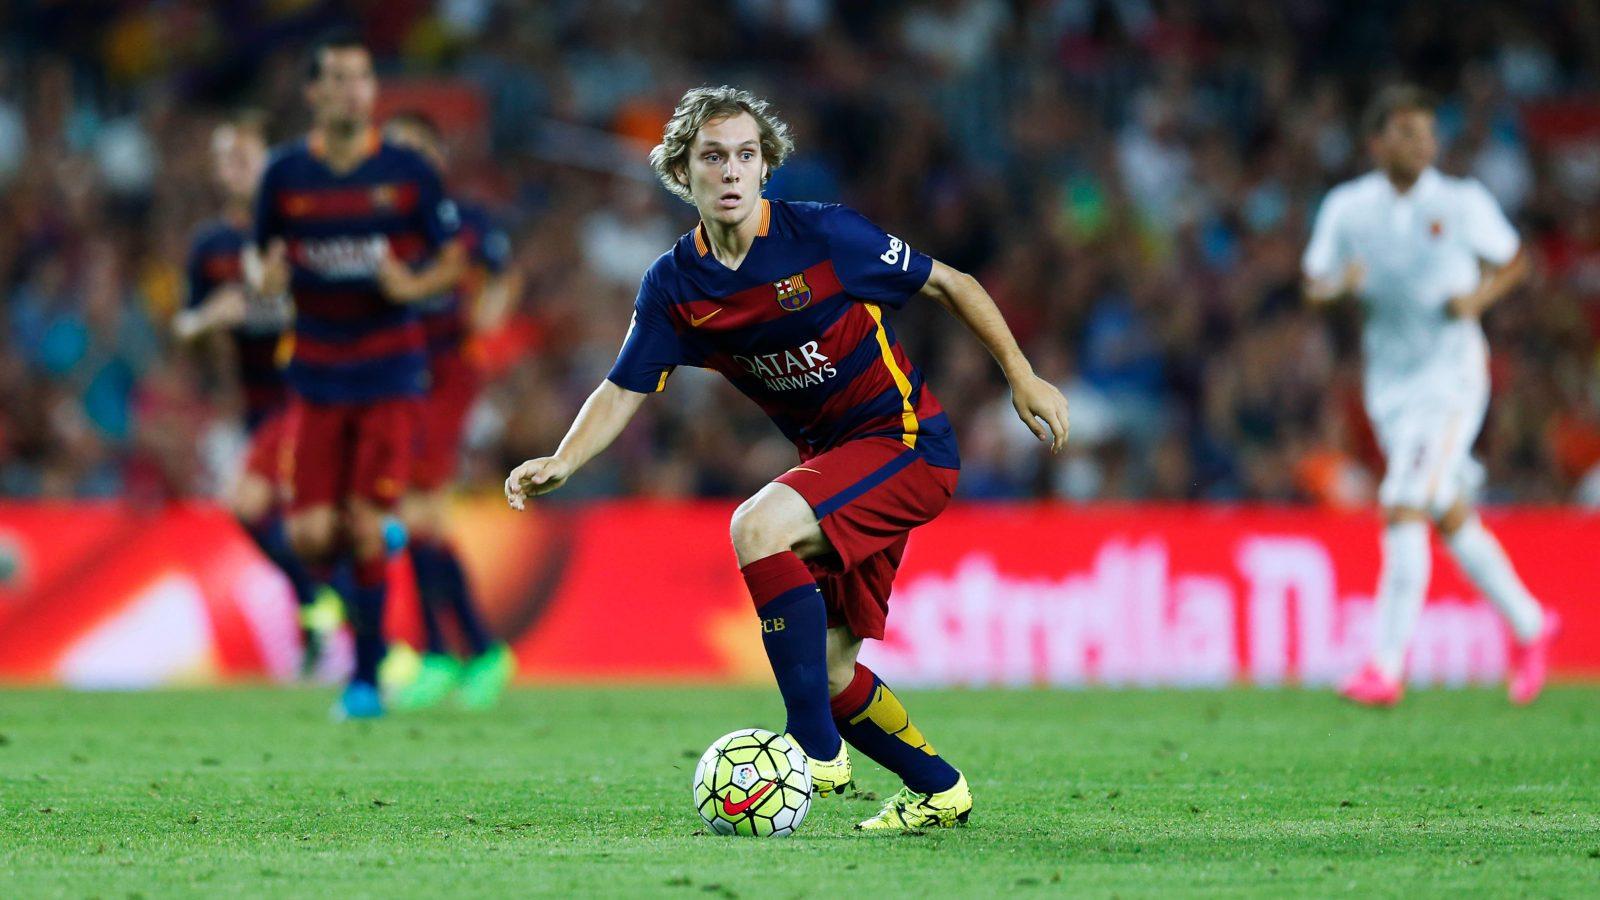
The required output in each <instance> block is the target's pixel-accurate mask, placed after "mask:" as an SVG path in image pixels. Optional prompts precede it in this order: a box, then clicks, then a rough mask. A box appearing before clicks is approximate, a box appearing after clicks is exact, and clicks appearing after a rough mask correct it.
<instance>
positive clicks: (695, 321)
mask: <svg viewBox="0 0 1600 900" xmlns="http://www.w3.org/2000/svg"><path fill="white" fill-rule="evenodd" d="M719 312H722V307H720V306H719V307H717V308H716V309H713V310H712V311H711V312H708V313H706V314H705V315H703V316H695V315H691V316H689V324H690V325H691V326H693V327H695V328H699V327H700V326H701V325H704V324H705V322H706V320H707V319H709V318H711V317H712V316H714V315H716V314H717V313H719Z"/></svg>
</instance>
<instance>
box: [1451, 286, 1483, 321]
mask: <svg viewBox="0 0 1600 900" xmlns="http://www.w3.org/2000/svg"><path fill="white" fill-rule="evenodd" d="M1444 311H1445V314H1446V315H1448V316H1449V317H1450V318H1452V319H1476V318H1477V317H1478V316H1480V315H1482V313H1483V308H1482V307H1481V306H1479V305H1478V294H1477V292H1473V293H1471V294H1457V295H1456V296H1454V297H1451V298H1450V299H1449V300H1448V301H1447V302H1446V303H1445V305H1444Z"/></svg>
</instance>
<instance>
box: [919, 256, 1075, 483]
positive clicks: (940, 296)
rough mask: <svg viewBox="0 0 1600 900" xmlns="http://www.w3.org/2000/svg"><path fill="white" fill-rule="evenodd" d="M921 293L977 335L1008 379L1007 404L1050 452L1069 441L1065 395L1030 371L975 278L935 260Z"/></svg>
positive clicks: (998, 313)
mask: <svg viewBox="0 0 1600 900" xmlns="http://www.w3.org/2000/svg"><path fill="white" fill-rule="evenodd" d="M921 296H923V297H927V298H929V299H931V300H933V301H935V302H936V303H938V304H939V305H940V306H943V307H944V308H945V309H947V310H949V311H950V313H951V315H954V316H955V317H956V318H957V319H960V320H961V324H963V325H965V326H967V330H968V331H971V332H972V333H973V334H974V335H976V336H977V338H978V340H979V341H980V342H982V343H983V346H984V347H985V348H987V349H988V351H989V353H990V354H991V355H993V356H994V358H995V361H996V362H998V363H999V364H1000V370H1001V371H1002V372H1004V373H1005V376H1006V381H1008V382H1010V383H1011V405H1012V406H1014V407H1016V410H1017V415H1018V416H1019V417H1021V419H1022V422H1023V424H1024V425H1027V426H1028V429H1029V430H1031V431H1032V432H1033V433H1034V434H1035V435H1036V436H1037V437H1038V438H1039V440H1041V441H1049V442H1050V452H1052V453H1059V452H1060V451H1061V449H1062V448H1063V447H1065V446H1066V445H1067V398H1066V397H1063V396H1062V395H1061V391H1060V390H1058V389H1057V388H1056V386H1055V385H1053V384H1051V383H1050V382H1048V381H1045V380H1044V379H1043V378H1040V377H1039V376H1038V375H1036V374H1034V371H1033V365H1032V364H1031V363H1029V362H1028V358H1027V357H1026V356H1024V355H1023V353H1022V348H1021V347H1019V346H1017V339H1016V337H1014V336H1013V335H1012V334H1011V328H1010V327H1009V326H1007V325H1006V320H1005V317H1004V316H1002V315H1001V314H1000V308H999V307H997V306H995V304H994V298H992V297H990V296H989V292H988V291H986V290H984V289H983V285H981V284H979V283H978V279H976V278H973V277H972V276H971V275H968V274H966V273H965V272H959V271H957V270H955V269H952V268H950V267H949V266H947V265H945V264H944V263H942V262H939V261H938V260H934V262H933V270H932V271H931V272H929V273H928V283H927V284H925V285H923V286H922V291H921Z"/></svg>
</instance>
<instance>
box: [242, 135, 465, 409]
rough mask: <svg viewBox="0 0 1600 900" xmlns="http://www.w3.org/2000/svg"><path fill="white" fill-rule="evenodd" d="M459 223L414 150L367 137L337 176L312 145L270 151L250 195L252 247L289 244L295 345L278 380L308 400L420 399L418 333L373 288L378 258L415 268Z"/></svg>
mask: <svg viewBox="0 0 1600 900" xmlns="http://www.w3.org/2000/svg"><path fill="white" fill-rule="evenodd" d="M459 227H460V222H459V216H458V215H457V213H456V209H455V204H454V203H453V202H452V201H451V200H450V199H449V198H447V197H446V196H445V195H444V190H443V187H442V186H441V184H440V180H439V174H438V173H437V172H436V171H434V169H433V167H432V166H431V165H430V164H429V163H428V161H427V160H426V159H425V158H424V157H422V156H421V155H420V154H418V153H417V152H416V151H413V150H410V149H407V148H405V147H401V146H398V145H396V144H391V143H388V142H386V141H383V140H382V138H381V137H380V136H379V135H378V132H376V131H373V132H371V133H370V135H369V136H368V144H367V155H366V158H365V159H363V160H362V161H361V162H360V163H359V164H358V165H356V167H355V168H353V169H351V170H350V171H348V172H344V173H338V172H334V171H333V170H332V169H330V168H329V167H328V166H327V164H326V163H325V162H324V161H323V154H322V153H321V151H320V149H319V148H318V146H317V145H316V142H315V140H314V139H312V140H303V141H297V142H295V143H293V144H290V145H288V146H287V147H284V148H282V149H280V150H278V151H276V152H274V154H273V158H272V161H271V162H270V163H268V165H267V170H266V173H265V174H264V175H263V176H262V178H261V188H260V191H259V192H258V195H257V198H256V234H255V241H256V244H257V246H259V247H262V248H265V247H266V246H267V244H268V243H269V242H270V241H272V240H273V239H279V238H281V239H282V240H284V241H285V242H286V243H287V245H288V254H289V263H290V269H291V273H292V274H291V277H290V285H289V291H290V294H291V295H292V296H293V297H294V307H295V317H294V350H293V354H292V355H291V357H290V360H289V365H288V370H287V373H286V374H287V378H288V382H289V386H290V388H291V389H293V390H294V391H295V393H297V394H299V395H300V396H302V397H304V398H305V399H306V400H308V401H310V402H312V403H370V402H375V401H379V400H386V399H391V398H396V397H405V396H415V395H419V394H422V393H423V392H425V391H426V389H427V384H428V358H427V337H426V334H425V333H424V331H423V328H422V323H421V321H420V319H419V313H418V311H417V309H416V308H415V307H414V306H408V305H403V304H399V303H395V302H392V301H390V300H389V299H388V298H387V297H385V296H384V294H383V291H382V289H381V288H380V287H379V285H378V281H377V272H378V264H379V262H380V261H381V260H382V258H383V255H384V254H385V253H386V252H387V253H389V254H392V255H393V256H394V257H395V258H396V259H398V260H400V261H401V262H403V263H405V264H407V265H410V266H412V267H413V268H417V267H420V266H421V265H423V264H425V263H427V262H428V261H429V260H431V259H432V258H433V257H434V255H435V254H436V253H437V251H438V249H439V248H440V247H441V246H443V245H444V244H445V243H447V242H448V241H450V240H451V239H453V238H454V237H455V235H456V232H457V230H458V229H459Z"/></svg>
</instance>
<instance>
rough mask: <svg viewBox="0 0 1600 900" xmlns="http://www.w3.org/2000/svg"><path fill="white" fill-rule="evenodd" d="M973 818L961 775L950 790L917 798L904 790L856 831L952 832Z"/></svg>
mask: <svg viewBox="0 0 1600 900" xmlns="http://www.w3.org/2000/svg"><path fill="white" fill-rule="evenodd" d="M971 814H972V791H971V790H970V789H969V788H968V787H967V776H965V775H962V776H960V777H959V778H957V779H956V783H955V785H954V786H953V787H951V788H950V789H949V790H945V791H940V792H938V793H937V794H919V793H917V792H916V791H913V790H912V789H911V788H908V787H903V788H901V789H900V793H898V794H895V795H894V796H893V797H890V798H889V802H888V803H885V804H884V805H883V809H881V810H879V811H878V814H877V815H875V816H873V817H872V818H870V819H868V820H866V821H865V822H862V823H861V824H859V825H857V826H856V830H857V831H914V830H916V829H919V828H954V827H956V826H957V825H965V824H967V816H969V815H971Z"/></svg>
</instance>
